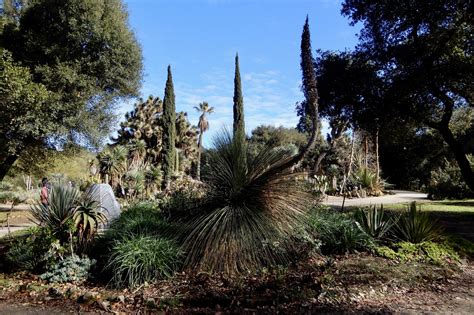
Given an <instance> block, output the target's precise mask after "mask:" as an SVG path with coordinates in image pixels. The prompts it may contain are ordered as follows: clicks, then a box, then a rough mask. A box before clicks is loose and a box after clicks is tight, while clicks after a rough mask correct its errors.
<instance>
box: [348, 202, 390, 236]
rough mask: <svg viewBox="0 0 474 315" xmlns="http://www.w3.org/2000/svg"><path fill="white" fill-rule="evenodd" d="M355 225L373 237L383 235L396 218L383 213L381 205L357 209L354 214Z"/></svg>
mask: <svg viewBox="0 0 474 315" xmlns="http://www.w3.org/2000/svg"><path fill="white" fill-rule="evenodd" d="M355 218H356V224H357V227H358V228H359V229H360V230H361V231H362V232H364V233H366V234H368V235H370V236H372V237H373V238H375V239H381V238H383V237H385V236H386V235H387V234H388V232H389V231H390V229H391V228H392V226H393V225H394V224H395V223H396V221H397V219H396V218H394V217H390V216H389V215H388V214H387V213H385V211H384V209H383V205H381V206H380V208H377V206H373V207H370V208H369V209H367V210H363V209H359V211H357V212H356V215H355Z"/></svg>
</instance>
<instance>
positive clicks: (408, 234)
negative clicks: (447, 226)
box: [394, 202, 442, 244]
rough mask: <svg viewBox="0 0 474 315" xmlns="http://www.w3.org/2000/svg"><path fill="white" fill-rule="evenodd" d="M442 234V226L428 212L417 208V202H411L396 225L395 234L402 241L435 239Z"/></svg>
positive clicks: (413, 241) (418, 241)
mask: <svg viewBox="0 0 474 315" xmlns="http://www.w3.org/2000/svg"><path fill="white" fill-rule="evenodd" d="M441 234H442V230H441V227H440V226H439V225H438V223H437V222H436V221H434V220H433V219H431V218H430V217H429V215H428V213H426V212H422V211H421V207H420V208H419V209H417V207H416V203H415V202H413V203H411V204H410V206H409V208H408V209H407V211H406V212H405V213H403V214H402V215H401V216H400V218H399V220H398V221H397V223H396V224H395V225H394V236H395V237H396V238H397V239H399V240H400V241H406V242H411V243H415V244H416V243H421V242H427V241H434V240H436V239H438V238H439V237H440V236H441Z"/></svg>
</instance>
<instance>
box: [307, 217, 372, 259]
mask: <svg viewBox="0 0 474 315" xmlns="http://www.w3.org/2000/svg"><path fill="white" fill-rule="evenodd" d="M308 223H309V227H310V228H311V229H312V230H313V231H314V232H315V233H317V235H318V236H319V238H320V240H321V242H322V245H321V250H322V252H323V253H327V254H340V253H346V252H353V251H356V250H365V249H369V248H371V247H372V246H373V243H374V242H373V238H372V237H371V236H370V235H368V234H366V233H364V232H363V231H361V230H360V229H359V228H358V227H357V224H356V221H355V220H354V218H353V217H352V216H351V215H350V214H344V213H337V212H331V211H321V210H319V211H318V210H316V211H312V213H311V215H310V217H309V222H308Z"/></svg>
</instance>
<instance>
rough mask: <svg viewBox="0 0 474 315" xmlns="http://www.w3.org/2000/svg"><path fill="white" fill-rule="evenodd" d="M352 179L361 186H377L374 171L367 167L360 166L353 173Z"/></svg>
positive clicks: (369, 187) (371, 187)
mask: <svg viewBox="0 0 474 315" xmlns="http://www.w3.org/2000/svg"><path fill="white" fill-rule="evenodd" d="M353 176H354V181H355V182H356V183H357V184H359V185H361V186H362V188H367V189H374V188H375V186H377V178H376V176H375V173H374V172H372V171H371V170H369V169H368V168H367V167H360V168H359V169H358V170H357V171H356V172H355V173H354V175H353Z"/></svg>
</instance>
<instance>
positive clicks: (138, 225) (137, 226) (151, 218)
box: [106, 202, 170, 239]
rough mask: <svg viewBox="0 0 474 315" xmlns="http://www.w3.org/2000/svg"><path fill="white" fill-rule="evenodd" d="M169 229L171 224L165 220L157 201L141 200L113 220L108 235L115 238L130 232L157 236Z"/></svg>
mask: <svg viewBox="0 0 474 315" xmlns="http://www.w3.org/2000/svg"><path fill="white" fill-rule="evenodd" d="M169 229H170V224H169V223H168V222H166V221H165V219H164V218H163V213H162V212H161V211H160V209H159V208H158V207H157V204H156V203H153V202H139V203H135V204H132V205H130V206H129V207H128V208H127V209H125V210H124V211H123V212H122V213H121V214H120V217H119V218H118V219H116V220H114V221H113V222H112V224H111V225H110V228H109V230H108V231H107V232H106V237H107V238H112V239H115V238H120V237H121V236H123V235H129V234H134V235H149V236H157V235H163V234H165V232H167V231H168V230H169Z"/></svg>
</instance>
